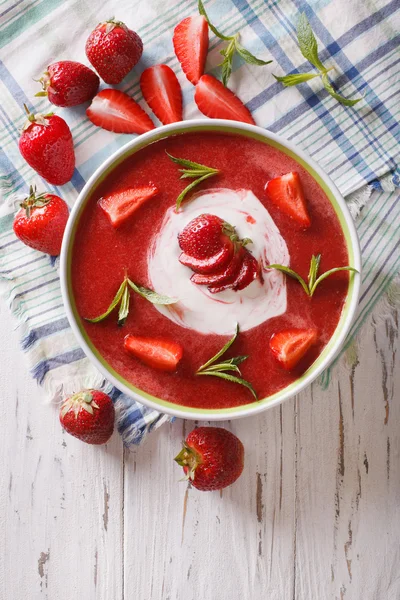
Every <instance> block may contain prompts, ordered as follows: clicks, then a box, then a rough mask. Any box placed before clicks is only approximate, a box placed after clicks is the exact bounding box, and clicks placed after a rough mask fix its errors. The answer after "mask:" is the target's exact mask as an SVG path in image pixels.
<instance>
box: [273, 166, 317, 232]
mask: <svg viewBox="0 0 400 600" xmlns="http://www.w3.org/2000/svg"><path fill="white" fill-rule="evenodd" d="M265 192H266V194H267V196H268V198H269V199H270V200H271V202H273V203H274V204H275V205H276V206H277V207H278V208H280V210H281V211H282V212H283V213H285V214H286V215H288V216H289V217H292V219H294V220H295V221H297V222H298V223H299V224H300V225H302V226H303V227H310V225H311V219H310V216H309V214H308V211H307V204H306V199H305V197H304V192H303V187H302V185H301V181H300V176H299V174H298V173H296V171H291V172H290V173H286V175H282V176H281V177H276V178H275V179H271V180H270V181H268V182H267V183H266V185H265Z"/></svg>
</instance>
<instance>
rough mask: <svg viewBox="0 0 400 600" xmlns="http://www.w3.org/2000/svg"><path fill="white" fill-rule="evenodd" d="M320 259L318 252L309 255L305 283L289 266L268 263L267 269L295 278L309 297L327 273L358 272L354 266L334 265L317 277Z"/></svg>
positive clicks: (327, 275)
mask: <svg viewBox="0 0 400 600" xmlns="http://www.w3.org/2000/svg"><path fill="white" fill-rule="evenodd" d="M320 261H321V255H320V254H317V255H316V256H314V255H313V256H312V257H311V261H310V270H309V272H308V283H306V282H305V281H304V279H303V278H302V277H301V275H299V274H298V273H296V271H293V270H292V269H289V267H285V266H284V265H268V267H267V268H268V269H277V270H278V271H282V272H283V273H286V275H289V276H290V277H293V278H294V279H297V281H298V282H299V283H301V286H302V288H303V290H304V291H305V293H306V294H307V296H310V297H311V296H312V295H313V294H314V292H315V290H316V288H317V286H318V285H319V284H320V283H321V281H323V280H324V279H326V278H327V277H329V275H332V273H337V272H338V271H351V272H352V273H358V271H357V269H355V268H354V267H335V268H334V269H330V270H329V271H325V273H322V275H320V276H319V277H318V269H319V263H320Z"/></svg>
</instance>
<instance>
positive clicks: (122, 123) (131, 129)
mask: <svg viewBox="0 0 400 600" xmlns="http://www.w3.org/2000/svg"><path fill="white" fill-rule="evenodd" d="M86 115H87V116H88V118H89V119H90V120H91V121H92V123H93V124H94V125H97V127H102V128H103V129H107V131H114V133H145V132H146V131H150V130H151V129H154V123H153V121H152V120H151V119H150V117H149V116H148V115H147V114H146V113H145V112H144V110H143V108H141V107H140V106H139V104H138V103H137V102H135V101H134V99H133V98H131V97H130V96H128V94H125V93H124V92H121V91H120V90H114V89H110V88H109V89H106V90H102V91H101V92H99V93H98V94H97V96H95V97H94V98H93V100H92V104H91V105H90V106H89V108H88V109H87V110H86Z"/></svg>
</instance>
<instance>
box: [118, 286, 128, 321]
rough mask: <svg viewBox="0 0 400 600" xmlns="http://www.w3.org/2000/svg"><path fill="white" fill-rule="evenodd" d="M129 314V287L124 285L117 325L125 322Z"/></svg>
mask: <svg viewBox="0 0 400 600" xmlns="http://www.w3.org/2000/svg"><path fill="white" fill-rule="evenodd" d="M128 314H129V288H128V286H127V285H126V286H125V289H124V292H123V294H122V299H121V304H120V307H119V312H118V327H122V326H123V325H124V324H125V321H126V319H127V318H128Z"/></svg>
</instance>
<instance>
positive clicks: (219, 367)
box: [196, 324, 258, 400]
mask: <svg viewBox="0 0 400 600" xmlns="http://www.w3.org/2000/svg"><path fill="white" fill-rule="evenodd" d="M238 333H239V325H238V324H236V330H235V333H234V335H233V337H232V338H231V339H230V340H229V341H228V342H227V343H226V344H225V346H223V348H221V350H219V351H218V352H217V354H215V355H214V356H213V357H212V358H210V359H209V360H208V361H207V362H206V363H204V365H201V367H199V368H198V370H197V371H196V375H210V376H212V377H219V378H220V379H225V380H226V381H231V382H232V383H238V384H240V385H243V386H244V387H246V388H247V389H249V390H250V392H251V393H252V394H253V396H254V398H255V399H256V400H258V398H257V394H256V392H255V390H254V388H253V386H252V385H251V383H249V382H248V381H246V379H243V378H242V374H241V372H240V369H239V365H240V364H241V363H242V362H244V361H245V360H246V359H247V358H249V357H248V356H235V357H233V358H227V359H226V360H223V361H222V362H217V361H218V359H220V358H222V356H223V355H224V354H225V353H226V352H227V350H229V348H230V347H231V346H232V344H233V342H234V341H235V340H236V338H237V336H238ZM231 373H237V374H238V375H239V377H238V376H237V375H231Z"/></svg>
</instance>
